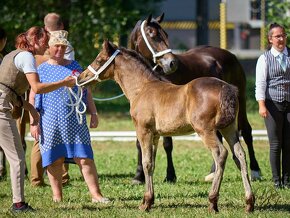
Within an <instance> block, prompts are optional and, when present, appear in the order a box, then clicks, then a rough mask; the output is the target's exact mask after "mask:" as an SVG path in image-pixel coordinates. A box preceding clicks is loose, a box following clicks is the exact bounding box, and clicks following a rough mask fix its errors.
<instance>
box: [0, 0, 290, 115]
mask: <svg viewBox="0 0 290 218" xmlns="http://www.w3.org/2000/svg"><path fill="white" fill-rule="evenodd" d="M49 12H56V13H59V14H60V15H61V16H62V17H63V20H64V23H65V29H66V30H68V31H69V40H70V42H71V43H72V45H73V47H74V48H75V52H76V60H78V61H79V63H80V64H81V65H82V66H83V67H84V68H85V67H86V66H87V65H88V64H90V63H91V62H92V60H93V59H94V58H95V57H96V55H97V54H98V49H99V48H100V46H101V44H102V42H103V39H110V40H111V41H113V42H114V43H116V44H119V45H121V46H124V47H127V44H128V37H129V34H130V32H131V31H132V29H133V28H134V26H135V24H136V23H137V21H138V20H144V19H146V18H147V17H148V16H149V15H150V14H152V15H153V17H157V16H159V15H161V14H162V13H163V12H164V13H165V18H164V21H163V22H162V27H163V28H164V29H165V30H166V32H167V33H168V35H169V41H170V48H171V49H173V50H174V51H175V52H183V51H185V50H188V49H190V48H193V47H195V46H197V45H211V46H216V47H221V48H224V49H227V50H229V51H231V52H232V53H234V54H235V55H236V56H237V57H238V59H239V60H240V62H241V63H242V65H243V67H244V70H245V72H246V74H247V78H248V92H249V95H248V98H249V100H252V101H254V90H253V86H254V74H255V65H256V61H257V58H258V56H259V55H260V54H261V53H262V52H263V51H264V50H265V49H266V48H267V38H266V32H267V27H268V25H269V24H270V23H272V22H278V23H280V24H282V25H284V26H285V27H286V28H287V27H288V26H289V24H290V16H289V13H290V1H289V0H267V1H266V0H222V1H221V0H178V1H177V0H138V1H137V0H58V1H55V0H42V1H39V0H13V1H11V0H1V7H0V16H1V19H0V26H1V27H2V28H4V29H5V30H6V32H7V35H8V39H7V45H6V47H5V49H4V53H7V52H9V51H11V50H13V49H14V40H15V37H16V36H17V35H18V34H19V33H21V32H24V31H26V30H27V29H28V28H29V27H31V26H35V25H38V26H43V18H44V16H45V15H46V14H47V13H49ZM287 31H288V30H287ZM288 39H289V38H288ZM93 91H94V96H97V97H98V98H106V97H112V96H115V95H119V94H121V93H122V91H121V90H120V89H119V87H118V86H117V85H116V84H114V82H112V81H111V82H104V83H102V84H98V85H97V86H95V87H94V88H93ZM96 103H97V104H98V108H99V110H101V111H108V112H110V111H111V112H118V111H121V112H122V111H124V112H125V111H128V110H129V105H128V102H127V100H126V99H125V98H124V97H122V98H120V99H117V100H114V101H102V102H96ZM249 105H250V106H249V107H248V108H250V110H251V108H252V109H253V110H255V109H256V105H255V102H254V103H249ZM251 105H252V106H251Z"/></svg>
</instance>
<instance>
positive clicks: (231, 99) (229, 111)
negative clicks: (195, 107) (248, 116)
mask: <svg viewBox="0 0 290 218" xmlns="http://www.w3.org/2000/svg"><path fill="white" fill-rule="evenodd" d="M238 92H239V90H238V88H237V87H236V86H233V85H231V84H224V85H223V86H222V90H221V93H220V117H219V120H218V122H217V128H218V129H222V128H225V127H226V126H228V125H229V124H231V123H233V122H234V121H235V119H237V115H238V110H239V100H238Z"/></svg>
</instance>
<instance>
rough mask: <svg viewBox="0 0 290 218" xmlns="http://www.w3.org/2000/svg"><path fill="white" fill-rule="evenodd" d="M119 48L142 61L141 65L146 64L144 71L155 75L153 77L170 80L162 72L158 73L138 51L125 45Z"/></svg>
mask: <svg viewBox="0 0 290 218" xmlns="http://www.w3.org/2000/svg"><path fill="white" fill-rule="evenodd" d="M119 50H120V51H121V52H122V53H124V54H127V55H129V56H130V57H132V58H133V59H135V60H137V61H138V62H139V63H140V65H142V66H144V68H145V70H144V72H145V73H147V74H148V75H149V76H153V77H155V78H156V79H158V80H160V81H164V82H169V80H167V79H166V78H165V77H164V76H163V75H161V74H160V73H157V72H155V71H154V70H152V66H151V65H150V63H149V62H148V60H146V59H145V58H144V57H143V56H142V55H141V54H139V53H138V52H136V51H134V50H132V49H127V48H124V47H119Z"/></svg>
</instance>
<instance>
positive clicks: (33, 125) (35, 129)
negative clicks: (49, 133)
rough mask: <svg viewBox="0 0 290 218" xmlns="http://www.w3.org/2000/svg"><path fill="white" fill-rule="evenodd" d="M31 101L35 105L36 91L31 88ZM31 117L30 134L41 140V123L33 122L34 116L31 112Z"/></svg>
mask: <svg viewBox="0 0 290 218" xmlns="http://www.w3.org/2000/svg"><path fill="white" fill-rule="evenodd" d="M29 103H30V104H31V105H33V106H35V93H34V92H33V91H32V90H30V93H29ZM29 119H30V134H31V136H32V137H33V138H35V140H37V141H38V140H39V135H40V128H39V123H37V124H36V123H33V122H31V120H32V117H31V114H30V113H29Z"/></svg>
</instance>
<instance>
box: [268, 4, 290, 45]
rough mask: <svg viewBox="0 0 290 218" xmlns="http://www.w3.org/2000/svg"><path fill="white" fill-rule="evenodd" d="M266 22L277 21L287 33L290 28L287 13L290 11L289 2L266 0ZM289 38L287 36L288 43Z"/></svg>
mask: <svg viewBox="0 0 290 218" xmlns="http://www.w3.org/2000/svg"><path fill="white" fill-rule="evenodd" d="M267 7H268V8H267V14H266V19H267V24H270V23H274V22H276V23H279V24H281V25H283V26H284V27H285V28H286V32H287V34H288V35H289V34H290V29H289V28H288V27H289V25H290V17H289V15H288V13H289V11H290V2H289V1H286V0H271V1H267ZM289 40H290V39H289V38H288V39H287V41H288V43H289V42H290V41H289Z"/></svg>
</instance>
